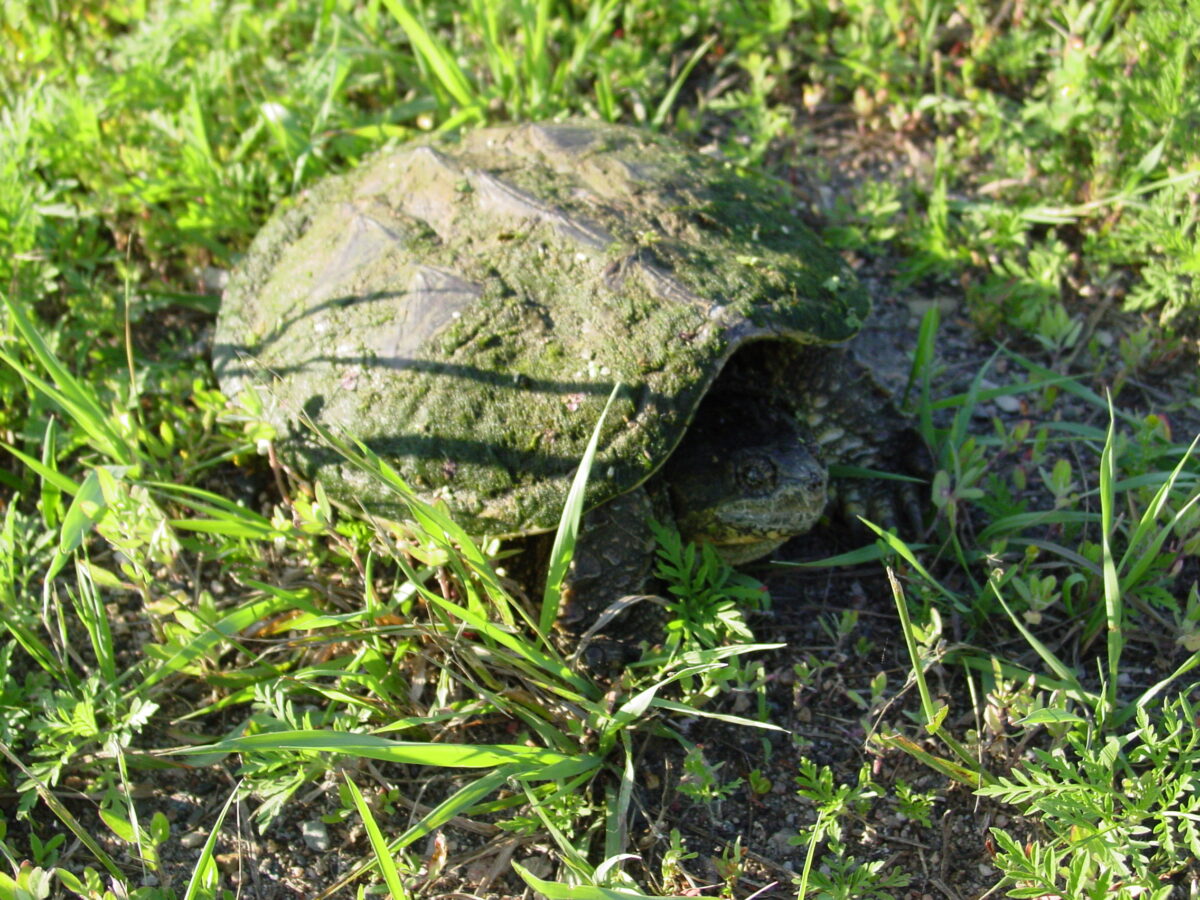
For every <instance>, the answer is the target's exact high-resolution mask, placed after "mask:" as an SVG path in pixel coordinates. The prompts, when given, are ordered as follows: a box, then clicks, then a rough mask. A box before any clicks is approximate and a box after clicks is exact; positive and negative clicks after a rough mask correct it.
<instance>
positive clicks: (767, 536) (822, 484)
mask: <svg viewBox="0 0 1200 900" xmlns="http://www.w3.org/2000/svg"><path fill="white" fill-rule="evenodd" d="M912 446H913V435H912V429H911V426H910V425H909V423H908V421H907V420H906V419H905V418H904V416H903V415H901V413H900V412H899V411H898V410H897V409H896V408H895V406H894V405H893V403H892V401H891V398H890V396H889V395H888V393H887V392H886V391H885V390H883V389H882V388H881V387H879V386H878V384H876V382H875V381H874V379H873V378H872V377H871V375H870V373H869V372H868V371H867V370H866V369H865V368H863V367H862V366H861V365H860V364H858V363H857V362H856V361H855V360H854V358H853V357H852V356H851V355H850V354H849V353H846V352H844V351H843V350H841V349H840V348H828V347H805V346H798V345H794V344H785V343H774V342H764V343H759V344H755V345H752V346H751V347H749V348H747V349H744V350H742V351H741V352H740V353H738V354H737V355H735V357H734V358H733V359H731V360H730V362H729V363H728V364H727V366H726V368H725V370H724V371H723V372H722V374H721V376H720V378H719V379H718V380H717V383H716V385H715V386H714V387H713V389H712V391H710V393H709V395H708V396H707V397H706V398H705V401H704V403H703V404H702V405H701V406H700V409H699V411H698V413H697V416H696V419H695V421H694V422H693V423H692V425H691V427H690V428H689V430H688V432H687V435H686V436H685V437H684V439H683V441H682V442H681V444H680V446H679V447H678V448H677V449H676V450H675V452H674V453H673V454H672V456H671V457H670V459H669V460H668V461H667V464H666V466H665V467H664V469H663V471H662V473H661V474H660V475H659V476H658V478H656V479H654V480H652V482H651V485H650V490H649V491H647V490H644V489H642V488H638V489H637V490H635V491H632V492H630V493H628V494H625V495H624V496H622V497H620V498H618V499H616V500H614V501H610V502H609V503H607V504H604V505H602V506H601V507H599V508H598V509H596V510H593V511H592V512H590V513H588V515H587V516H586V517H585V519H584V523H583V527H582V528H581V530H580V536H579V542H578V544H577V546H576V550H575V560H574V562H573V567H572V572H571V574H570V575H569V576H568V580H567V585H566V588H565V590H564V603H563V607H562V612H561V614H560V618H559V623H558V624H559V628H560V630H561V631H563V632H564V633H565V634H567V635H568V636H571V637H573V638H578V636H579V635H580V634H581V632H582V629H584V628H586V627H588V626H591V625H592V624H593V623H594V622H595V621H596V619H597V617H598V616H599V615H600V614H601V612H602V611H603V610H605V609H606V608H608V607H610V605H611V604H612V603H614V602H615V601H618V600H619V598H621V597H622V596H625V595H635V594H641V593H643V592H644V591H645V590H646V589H647V585H648V583H649V580H650V568H651V566H650V563H651V562H652V558H653V554H652V548H653V538H652V535H651V533H650V529H649V527H648V525H647V520H648V519H649V518H650V516H651V515H655V516H657V517H658V518H660V519H664V518H673V519H674V522H675V524H676V525H677V526H678V527H679V530H680V533H681V534H682V535H683V537H684V538H685V540H691V541H697V542H709V543H712V544H713V545H714V546H715V547H716V548H717V551H718V552H719V553H720V554H721V556H722V557H723V558H724V559H725V560H726V561H728V562H730V563H731V564H734V565H740V564H742V563H745V562H749V561H751V560H754V559H758V558H760V557H762V556H765V555H767V554H769V553H770V552H771V551H773V550H775V549H776V548H777V547H778V546H779V545H780V544H782V543H783V542H784V541H786V540H787V539H788V538H790V537H793V536H795V535H798V534H804V533H805V532H807V531H809V530H810V529H811V528H812V527H813V526H814V525H815V524H816V523H817V522H818V520H819V519H820V518H821V516H822V514H823V513H824V512H825V510H826V507H827V502H828V503H830V504H832V505H833V506H834V507H835V508H836V511H837V512H840V513H841V515H842V516H843V517H844V518H846V519H847V520H849V521H851V522H854V516H856V515H863V516H864V517H866V518H869V519H871V520H872V521H875V522H878V523H881V524H884V525H886V526H893V525H895V524H896V523H897V522H899V521H903V520H905V519H911V518H913V513H912V511H911V510H910V506H911V505H912V503H911V498H910V497H909V496H908V495H907V492H906V490H907V489H906V486H905V485H904V483H903V482H896V481H890V480H883V479H879V480H866V479H844V480H842V481H841V482H840V483H836V482H835V483H829V482H828V479H827V470H826V462H837V463H842V464H845V465H853V466H858V467H861V468H875V469H883V470H896V469H901V470H907V471H912V470H914V469H919V468H920V463H919V460H918V461H917V462H916V463H915V464H914V461H913V458H912V457H913V456H914V454H913V453H912ZM651 492H654V493H653V494H652V493H651ZM650 618H651V617H648V616H645V615H635V616H632V617H631V619H632V621H630V622H626V623H624V626H623V627H619V628H618V634H619V637H618V640H617V643H616V644H609V645H605V647H604V649H603V651H601V652H597V653H593V654H592V658H590V659H589V666H590V667H591V668H592V669H593V670H597V669H599V668H602V665H601V662H604V663H608V664H610V665H611V664H612V663H620V662H625V661H628V659H629V657H630V656H631V655H632V648H631V647H630V646H628V644H627V643H624V642H622V640H621V637H620V635H628V636H630V637H633V638H634V639H635V640H636V639H638V638H647V639H653V637H654V635H653V634H651V633H650V629H651V626H652V624H653V623H652V622H651V621H650Z"/></svg>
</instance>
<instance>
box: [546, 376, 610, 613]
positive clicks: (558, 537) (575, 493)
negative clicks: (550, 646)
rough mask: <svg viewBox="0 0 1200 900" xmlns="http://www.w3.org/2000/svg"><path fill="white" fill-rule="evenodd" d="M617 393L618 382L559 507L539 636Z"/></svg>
mask: <svg viewBox="0 0 1200 900" xmlns="http://www.w3.org/2000/svg"><path fill="white" fill-rule="evenodd" d="M620 390H621V384H620V382H618V383H617V384H615V385H614V386H613V389H612V393H611V394H609V395H608V402H607V403H605V404H604V409H603V410H602V411H601V412H600V418H599V419H598V420H597V422H596V427H595V428H593V429H592V437H591V440H589V441H588V445H587V449H586V450H584V452H583V459H581V460H580V461H579V468H578V469H577V470H576V471H575V478H574V479H573V480H572V481H571V490H570V492H569V493H568V494H567V502H566V503H565V504H564V505H563V511H562V518H561V519H559V522H558V531H557V532H556V533H555V535H554V547H553V549H552V550H551V551H550V571H549V572H548V573H547V575H546V589H545V591H544V592H543V594H542V609H541V615H540V616H539V617H538V628H539V629H540V630H541V633H542V634H549V633H550V630H551V629H552V628H553V627H554V620H555V619H557V618H558V607H559V602H560V600H561V598H562V586H563V581H564V579H565V578H566V576H567V567H568V566H570V564H571V556H572V555H573V554H574V552H575V542H576V540H577V539H578V537H579V521H580V519H582V518H583V498H584V492H585V491H586V490H587V480H588V475H589V474H590V473H591V471H592V462H593V460H595V458H596V447H597V445H598V444H599V443H600V431H601V428H602V427H603V425H604V419H605V418H606V417H607V416H608V410H609V408H610V407H611V406H612V404H613V401H614V400H616V399H617V393H618V392H619V391H620Z"/></svg>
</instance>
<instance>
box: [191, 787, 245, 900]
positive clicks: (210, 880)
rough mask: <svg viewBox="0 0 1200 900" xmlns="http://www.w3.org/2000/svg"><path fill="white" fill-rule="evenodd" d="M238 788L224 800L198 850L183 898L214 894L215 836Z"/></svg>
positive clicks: (215, 881) (215, 872)
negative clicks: (198, 856) (210, 829)
mask: <svg viewBox="0 0 1200 900" xmlns="http://www.w3.org/2000/svg"><path fill="white" fill-rule="evenodd" d="M240 789H241V785H240V784H239V785H238V787H235V788H234V789H233V790H232V791H231V792H230V794H229V797H228V798H226V800H225V805H224V806H222V807H221V812H220V813H219V814H218V815H217V821H216V822H215V823H214V824H213V827H212V831H210V832H209V833H208V839H207V840H206V841H205V842H204V847H203V848H202V849H201V850H200V858H199V859H197V860H196V867H195V868H194V869H192V877H191V878H190V879H188V886H187V890H185V891H184V892H183V900H202V898H207V897H214V896H216V894H217V891H216V886H217V882H218V880H219V873H218V871H217V860H216V851H217V838H219V837H220V836H221V826H222V825H224V824H225V816H227V815H228V814H229V808H230V807H231V806H233V801H234V800H236V799H237V796H238V792H239V790H240Z"/></svg>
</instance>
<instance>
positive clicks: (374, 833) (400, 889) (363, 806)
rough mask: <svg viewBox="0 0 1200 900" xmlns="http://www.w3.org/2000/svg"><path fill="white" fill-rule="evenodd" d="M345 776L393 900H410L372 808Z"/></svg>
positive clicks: (355, 785)
mask: <svg viewBox="0 0 1200 900" xmlns="http://www.w3.org/2000/svg"><path fill="white" fill-rule="evenodd" d="M343 775H344V777H345V779H346V788H347V789H348V790H349V791H350V797H351V799H353V800H354V808H355V809H356V810H358V817H359V818H360V819H362V823H363V828H365V829H366V832H367V838H368V840H370V842H371V851H372V852H373V853H374V854H375V862H376V863H377V864H378V865H379V870H380V871H381V872H382V873H383V880H384V882H385V883H386V884H387V886H388V892H389V893H390V894H391V895H392V900H408V892H407V891H406V890H405V889H404V883H403V882H402V881H401V880H400V873H399V872H398V871H397V870H396V861H395V860H394V859H392V851H391V849H390V848H389V847H388V844H387V841H385V840H384V838H383V832H381V831H380V830H379V823H378V822H376V821H375V816H373V815H372V814H371V807H369V806H367V801H366V800H364V799H363V795H362V791H360V790H359V789H358V785H357V784H355V783H354V781H353V780H352V779H351V778H350V776H349V775H348V774H346V773H343Z"/></svg>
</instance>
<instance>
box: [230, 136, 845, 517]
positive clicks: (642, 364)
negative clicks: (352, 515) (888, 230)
mask: <svg viewBox="0 0 1200 900" xmlns="http://www.w3.org/2000/svg"><path fill="white" fill-rule="evenodd" d="M793 204H794V201H793V199H792V197H791V196H790V194H789V191H788V190H787V188H786V186H783V185H781V184H779V183H777V182H773V181H770V180H767V179H765V178H763V177H761V176H754V175H751V174H748V173H746V172H745V171H743V170H740V169H738V168H737V167H735V166H733V165H732V164H730V163H728V162H724V161H722V160H720V159H715V158H712V157H708V156H704V155H701V154H698V153H695V152H692V151H690V150H688V149H685V148H684V147H682V146H681V145H680V144H678V143H677V142H675V141H673V140H670V139H668V138H665V137H663V136H660V135H655V134H650V133H647V132H645V131H640V130H636V129H633V128H628V127H621V126H616V125H607V124H602V123H598V122H587V121H569V122H564V123H557V124H531V125H520V126H515V127H512V126H510V127H502V128H493V129H487V130H481V131H476V132H474V133H471V134H469V135H467V136H465V137H463V138H461V139H460V140H458V141H440V142H425V143H418V144H409V145H405V146H402V147H400V148H399V149H397V150H394V151H391V152H385V153H382V154H380V155H377V156H375V157H372V158H371V159H370V160H368V161H367V162H366V163H364V164H363V165H362V166H360V167H359V168H357V169H355V170H354V171H352V172H350V173H349V174H346V175H342V176H337V177H331V178H328V179H326V180H324V181H322V182H320V183H318V184H317V185H316V186H315V187H313V188H312V189H310V190H309V191H307V192H306V193H305V194H304V195H303V196H301V197H300V198H299V199H298V201H297V202H295V203H294V204H293V205H291V206H290V207H289V208H287V209H285V210H283V211H281V212H279V213H278V214H277V215H276V216H275V217H274V218H273V219H272V220H271V221H270V222H269V223H268V224H267V225H266V226H265V227H264V228H263V230H262V232H261V233H260V234H259V235H258V237H257V239H256V240H255V241H254V244H253V246H252V247H251V248H250V250H249V252H248V254H247V256H246V258H245V260H244V262H243V263H242V264H241V266H240V267H239V269H238V271H237V272H235V273H234V275H233V277H232V278H231V280H230V284H229V287H228V289H227V291H226V294H225V297H224V301H223V303H222V306H221V312H220V317H219V320H218V324H217V333H216V340H215V346H214V353H213V356H214V366H215V369H216V372H217V375H218V376H219V378H220V381H221V384H222V387H223V389H224V390H225V392H226V394H227V395H230V396H234V395H236V394H237V393H238V392H239V391H240V390H242V389H244V388H246V387H247V386H250V385H256V386H258V388H259V390H260V393H261V395H262V397H263V400H264V402H265V404H266V408H267V416H268V418H269V420H270V421H271V422H272V424H274V425H275V427H276V428H277V430H278V433H279V446H280V448H281V450H282V451H283V452H284V454H285V458H288V459H290V461H291V462H292V463H293V464H294V465H297V466H298V467H299V468H300V469H301V470H303V471H304V472H306V473H307V474H308V475H310V476H314V477H316V478H319V479H320V480H321V481H322V482H323V484H324V485H325V488H326V490H327V491H328V492H329V493H330V494H331V495H332V496H335V497H339V498H341V499H343V500H347V501H349V502H351V503H362V504H364V505H365V506H366V507H367V508H368V509H371V510H372V511H375V512H377V513H380V514H383V515H388V516H393V517H400V516H403V515H404V509H403V507H402V505H401V504H400V502H399V498H397V497H395V496H393V495H391V494H390V493H389V492H387V491H386V489H384V488H383V487H382V486H381V485H379V484H377V483H375V482H374V481H372V480H371V479H370V478H368V477H367V476H365V475H363V474H362V473H361V472H359V471H357V470H356V469H354V468H353V467H352V466H350V465H349V464H347V463H346V462H345V461H344V460H343V459H342V458H341V457H340V456H338V455H337V454H336V453H335V452H334V451H332V450H331V449H330V448H328V447H326V446H324V445H323V444H322V443H321V442H320V441H319V440H318V439H317V438H316V437H315V435H314V434H312V432H311V430H310V429H309V428H308V427H307V426H306V425H304V424H302V414H303V415H307V416H309V417H311V418H312V419H313V420H314V421H316V422H318V423H320V424H321V425H322V426H325V427H327V428H331V429H333V430H335V431H340V432H344V433H346V434H348V435H350V436H353V437H355V438H357V439H359V440H361V441H363V442H364V443H365V444H366V445H367V446H369V447H370V448H371V449H372V450H373V451H375V452H376V453H377V454H379V455H380V456H381V457H382V458H384V459H385V460H387V461H388V462H389V463H390V464H391V465H392V466H393V467H394V468H395V469H396V470H397V471H398V472H399V473H400V475H401V476H402V477H403V478H404V479H405V480H406V481H407V482H408V484H409V485H410V486H411V487H412V488H413V489H414V490H416V491H417V492H418V493H419V494H421V495H422V496H424V497H425V498H427V499H430V500H441V501H444V502H445V503H446V505H447V506H448V507H449V509H450V510H451V511H452V512H453V513H454V514H455V516H457V519H458V521H459V522H460V523H461V524H462V525H463V526H464V527H465V528H466V529H467V530H468V531H469V532H471V533H475V534H479V535H498V536H508V535H516V534H522V533H533V532H538V531H544V530H548V529H551V528H553V527H555V525H556V524H557V521H558V518H559V516H560V514H561V509H562V505H563V501H564V500H565V498H566V495H567V491H568V489H569V487H570V482H571V478H572V476H573V473H574V470H575V469H576V467H577V465H578V462H579V459H580V457H581V456H582V455H583V451H584V448H585V447H586V445H587V442H588V439H589V437H590V436H591V432H592V430H593V428H594V427H595V424H596V422H597V419H598V418H599V416H600V412H601V410H602V409H603V406H604V403H605V401H606V400H607V398H608V396H609V394H610V393H611V392H612V389H613V386H614V385H616V384H617V383H618V382H619V383H620V384H621V385H622V389H621V391H620V393H619V394H618V399H617V401H616V402H615V404H614V407H613V409H612V410H610V412H609V415H608V417H607V419H606V420H605V423H604V428H603V432H602V435H601V440H600V445H599V446H600V452H599V455H598V457H597V462H596V464H595V466H594V467H593V470H592V473H591V479H590V486H589V497H588V501H589V505H595V504H596V503H600V502H603V501H604V500H606V499H609V498H611V497H613V496H616V495H617V494H620V493H621V492H623V491H626V490H629V489H631V488H633V487H634V486H636V485H638V484H640V483H641V482H642V481H644V480H645V479H646V478H647V477H649V476H650V475H651V474H652V473H653V472H654V471H655V470H656V469H657V468H658V467H659V466H660V465H661V464H662V463H663V462H664V461H665V460H666V458H667V456H668V455H669V454H670V453H671V451H672V450H673V449H674V447H675V446H676V444H677V443H678V442H679V440H680V438H681V436H682V435H683V432H684V430H685V429H686V428H687V425H688V422H689V421H690V419H691V417H692V415H693V414H694V412H695V410H696V407H697V405H698V404H699V401H700V399H701V397H702V396H703V395H704V394H705V392H706V391H707V390H708V388H709V386H710V385H711V384H712V382H713V381H714V379H715V378H716V377H717V376H718V374H719V373H720V371H721V367H722V366H723V365H724V363H725V361H726V360H727V359H728V358H729V357H730V355H731V354H732V353H733V352H734V351H735V350H737V349H738V348H739V347H741V346H742V345H744V344H746V343H747V342H751V341H755V340H763V339H773V340H784V341H795V342H800V343H813V342H823V343H827V342H833V341H841V340H844V339H846V338H848V337H851V336H852V335H853V334H854V333H855V332H856V331H857V330H858V329H859V327H860V324H861V322H862V320H863V318H864V316H865V315H866V313H867V310H868V300H867V297H866V294H865V292H864V291H863V290H862V289H861V288H860V287H859V286H858V284H857V282H856V280H855V279H854V277H853V275H852V274H851V272H850V271H849V270H848V268H847V267H846V265H845V264H844V263H843V261H842V260H841V259H840V258H839V257H838V256H837V254H835V253H834V252H833V251H831V250H830V249H829V248H827V247H826V246H824V245H823V244H822V243H821V241H820V240H819V239H818V238H817V237H816V236H815V235H814V234H812V232H810V231H809V230H808V229H807V228H806V227H804V226H803V225H802V224H801V223H800V222H799V221H798V219H797V215H796V211H795V209H794V205H793Z"/></svg>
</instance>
